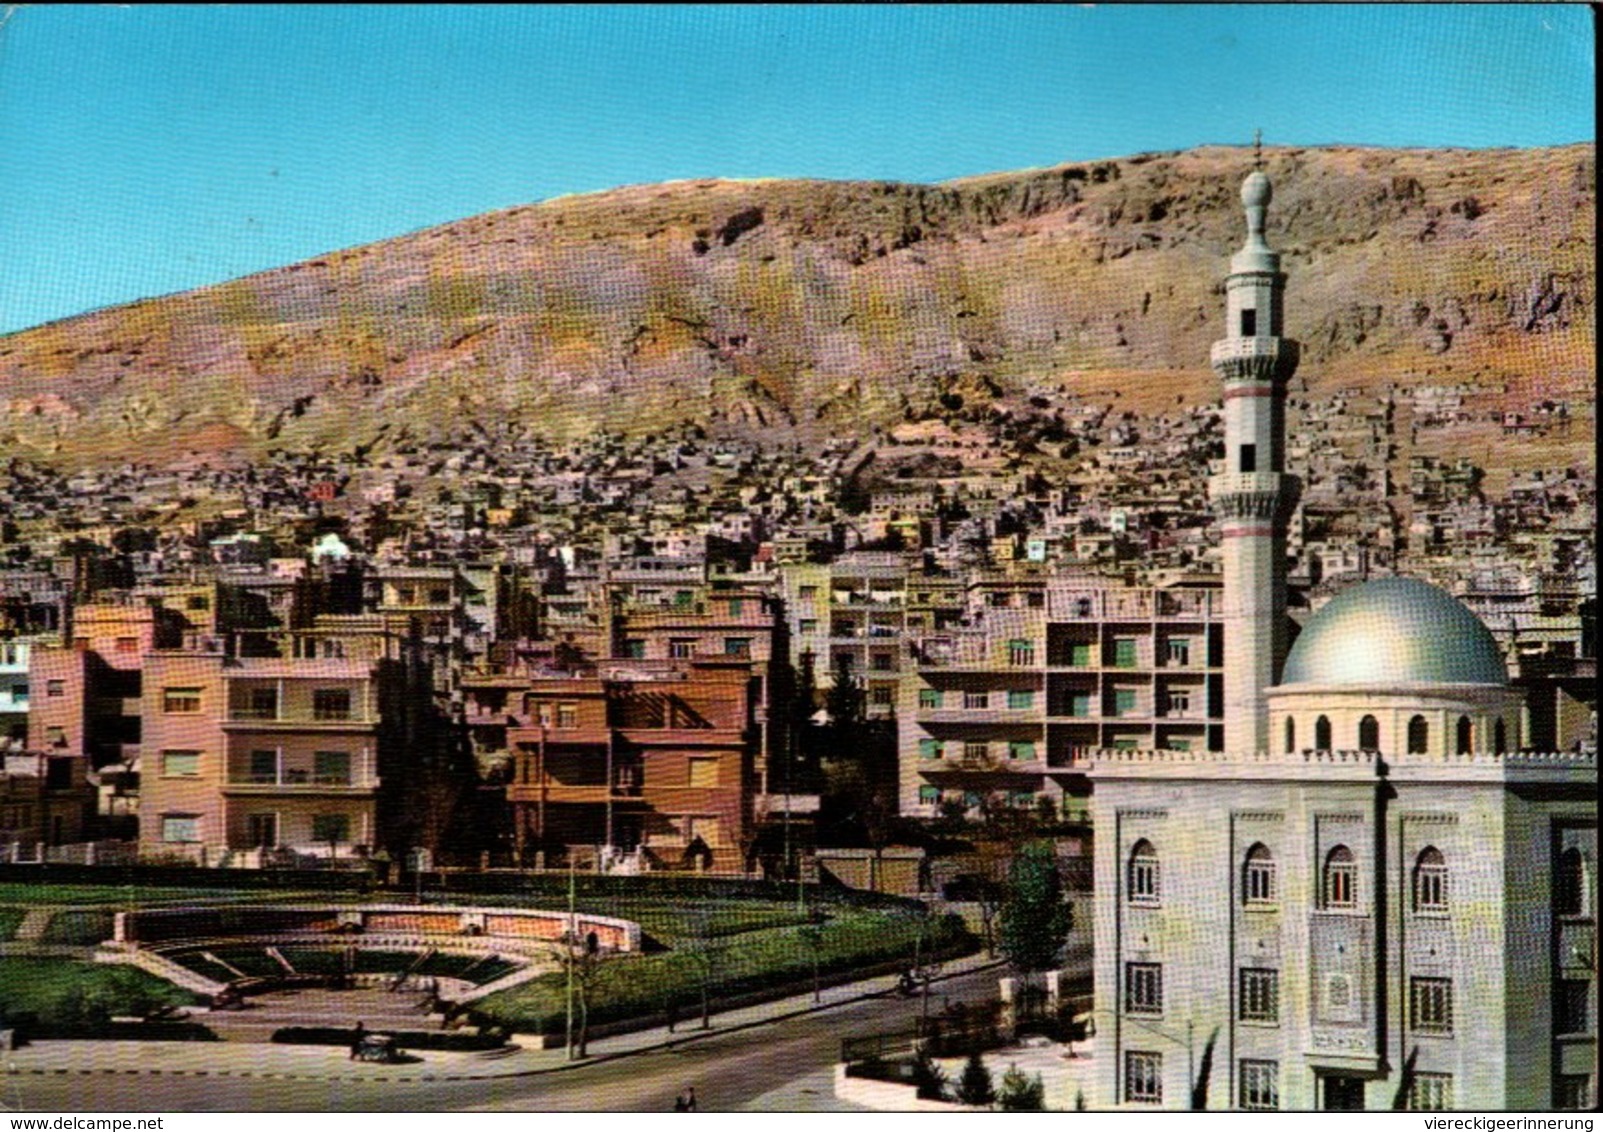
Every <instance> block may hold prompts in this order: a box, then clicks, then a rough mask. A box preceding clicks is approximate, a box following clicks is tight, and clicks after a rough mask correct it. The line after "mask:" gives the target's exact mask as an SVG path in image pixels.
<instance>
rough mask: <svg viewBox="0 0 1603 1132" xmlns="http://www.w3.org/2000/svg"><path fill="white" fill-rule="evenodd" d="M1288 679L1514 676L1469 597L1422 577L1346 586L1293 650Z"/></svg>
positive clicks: (1490, 679)
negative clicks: (1462, 599)
mask: <svg viewBox="0 0 1603 1132" xmlns="http://www.w3.org/2000/svg"><path fill="white" fill-rule="evenodd" d="M1280 683H1281V685H1282V686H1284V685H1288V684H1322V685H1329V684H1367V685H1374V684H1383V685H1391V684H1491V685H1497V686H1506V685H1507V684H1508V667H1507V666H1506V665H1505V664H1504V663H1503V656H1502V652H1501V651H1500V650H1499V649H1498V647H1497V642H1496V641H1494V640H1493V639H1492V634H1491V632H1490V631H1488V630H1487V628H1486V626H1485V625H1483V624H1482V623H1481V620H1480V618H1478V617H1476V616H1475V614H1473V613H1471V612H1470V611H1469V610H1468V609H1467V608H1466V607H1465V606H1464V605H1463V603H1462V602H1460V601H1459V600H1458V599H1457V598H1455V597H1453V596H1452V595H1451V594H1449V593H1448V592H1447V591H1445V590H1442V589H1439V588H1437V587H1436V586H1433V585H1430V584H1429V583H1427V582H1422V581H1419V580H1418V579H1417V578H1378V579H1376V580H1374V581H1371V582H1364V583H1363V584H1361V585H1356V586H1353V587H1351V588H1350V589H1346V590H1343V591H1342V592H1341V593H1339V594H1337V595H1336V596H1335V597H1334V598H1332V599H1331V601H1330V603H1329V604H1327V605H1326V606H1325V607H1324V608H1322V609H1321V610H1320V611H1319V612H1318V613H1316V614H1314V616H1313V617H1312V618H1310V619H1309V621H1308V623H1307V624H1306V625H1305V626H1303V630H1302V634H1301V636H1299V637H1298V638H1297V643H1296V644H1294V645H1293V646H1292V648H1291V654H1290V655H1289V656H1287V657H1286V667H1285V672H1284V674H1283V675H1282V677H1281V681H1280Z"/></svg>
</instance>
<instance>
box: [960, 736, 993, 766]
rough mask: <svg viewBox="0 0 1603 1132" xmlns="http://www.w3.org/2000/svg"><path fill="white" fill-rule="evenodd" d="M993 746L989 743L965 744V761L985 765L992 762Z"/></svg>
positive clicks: (975, 742)
mask: <svg viewBox="0 0 1603 1132" xmlns="http://www.w3.org/2000/svg"><path fill="white" fill-rule="evenodd" d="M990 757H991V745H990V744H989V743H985V742H980V741H978V740H976V741H974V742H969V743H964V744H963V761H964V762H966V763H983V762H987V761H989V760H990Z"/></svg>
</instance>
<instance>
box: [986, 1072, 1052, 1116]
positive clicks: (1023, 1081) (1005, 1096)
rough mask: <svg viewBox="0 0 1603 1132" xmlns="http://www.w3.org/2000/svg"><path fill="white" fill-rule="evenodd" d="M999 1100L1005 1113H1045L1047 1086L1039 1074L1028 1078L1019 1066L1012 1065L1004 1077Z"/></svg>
mask: <svg viewBox="0 0 1603 1132" xmlns="http://www.w3.org/2000/svg"><path fill="white" fill-rule="evenodd" d="M997 1099H998V1101H1000V1102H1001V1105H1002V1111H1003V1112H1044V1111H1046V1086H1045V1085H1044V1084H1042V1082H1041V1075H1040V1074H1039V1073H1037V1074H1036V1075H1035V1076H1034V1077H1026V1076H1025V1075H1024V1074H1023V1072H1022V1071H1020V1069H1019V1067H1018V1066H1017V1065H1010V1066H1008V1069H1007V1072H1006V1073H1004V1074H1003V1075H1002V1093H1001V1096H999V1097H998V1098H997Z"/></svg>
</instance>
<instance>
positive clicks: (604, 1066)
mask: <svg viewBox="0 0 1603 1132" xmlns="http://www.w3.org/2000/svg"><path fill="white" fill-rule="evenodd" d="M996 976H997V972H995V971H980V972H971V973H967V974H963V975H958V976H955V977H953V978H951V979H948V980H942V981H939V982H937V983H935V984H933V986H932V988H931V1002H930V1008H931V1011H932V1012H933V1011H937V1010H939V1009H941V1007H942V1005H943V1003H944V1002H947V1001H953V1002H955V1001H960V1000H961V1001H965V1002H970V1001H980V1000H983V999H988V998H994V997H995V994H996ZM919 1008H920V1004H919V1001H918V999H916V998H912V999H909V998H905V997H902V996H899V995H894V994H892V995H881V996H878V997H875V998H870V999H867V1000H862V1001H857V1002H849V1003H844V1004H842V1005H840V1006H838V1007H834V1008H831V1009H827V1010H822V1011H819V1012H816V1013H808V1014H802V1015H799V1016H796V1017H792V1018H787V1019H781V1020H778V1021H774V1022H769V1023H764V1024H762V1025H759V1026H753V1027H749V1028H746V1029H741V1030H736V1031H729V1032H723V1033H716V1032H715V1033H713V1034H710V1035H709V1036H707V1037H705V1038H696V1037H693V1036H692V1035H693V1033H694V1031H693V1030H689V1029H685V1030H683V1031H682V1032H683V1034H684V1035H685V1037H686V1038H687V1039H688V1040H685V1041H683V1042H681V1043H679V1044H676V1045H674V1046H672V1047H669V1048H664V1049H656V1050H647V1051H643V1052H640V1053H631V1054H628V1055H624V1056H615V1057H610V1058H609V1057H608V1056H607V1044H608V1043H607V1042H606V1041H605V1040H602V1041H598V1042H595V1043H593V1045H592V1052H593V1054H594V1055H595V1057H594V1058H593V1059H592V1060H591V1061H589V1062H587V1063H585V1064H583V1065H577V1066H575V1067H573V1068H571V1069H570V1068H562V1069H559V1070H556V1071H554V1072H547V1073H539V1074H531V1075H525V1076H518V1077H501V1078H494V1079H490V1080H482V1081H442V1082H404V1083H403V1082H397V1083H386V1082H353V1081H308V1080H302V1081H264V1080H255V1079H249V1078H239V1077H227V1076H222V1077H219V1076H211V1077H195V1076H176V1075H173V1076H161V1077H148V1076H146V1077H140V1076H119V1075H93V1076H89V1075H66V1076H49V1077H39V1076H27V1077H24V1078H22V1079H21V1082H20V1084H21V1092H22V1101H23V1103H24V1106H25V1107H26V1109H27V1110H29V1111H45V1110H48V1111H53V1112H66V1111H78V1112H100V1111H111V1112H141V1111H144V1112H156V1111H171V1112H232V1111H264V1110H265V1111H277V1110H286V1111H312V1112H322V1111H333V1112H371V1111H398V1112H413V1111H430V1112H446V1111H471V1110H479V1111H485V1110H498V1111H546V1112H584V1111H613V1112H665V1111H670V1110H671V1109H672V1108H673V1100H674V1097H675V1096H676V1095H677V1094H678V1093H679V1092H680V1090H682V1089H683V1088H684V1087H685V1086H686V1085H694V1086H695V1088H696V1093H697V1096H698V1098H699V1100H700V1107H701V1108H702V1110H703V1111H738V1110H746V1109H753V1108H763V1109H769V1110H772V1109H774V1108H776V1107H786V1108H792V1109H795V1108H801V1109H806V1108H813V1107H815V1106H814V1103H813V1102H814V1101H815V1100H816V1102H817V1103H816V1107H817V1108H819V1109H825V1110H829V1109H839V1108H842V1107H845V1106H843V1105H841V1104H840V1103H839V1102H836V1101H835V1100H834V1097H833V1095H832V1093H831V1091H830V1086H829V1071H830V1069H831V1068H832V1067H833V1065H834V1063H835V1061H836V1059H837V1058H838V1057H839V1053H840V1042H841V1039H842V1038H844V1037H847V1036H850V1035H854V1034H866V1033H874V1032H877V1031H883V1030H899V1029H906V1028H908V1027H910V1026H911V1024H912V1022H913V1019H914V1018H915V1017H916V1015H917V1014H918V1011H919ZM692 1025H693V1023H692ZM420 1069H422V1070H423V1071H426V1058H425V1066H423V1067H420ZM808 1090H811V1091H810V1092H809V1091H808ZM763 1098H769V1099H768V1100H766V1101H765V1100H764V1099H763Z"/></svg>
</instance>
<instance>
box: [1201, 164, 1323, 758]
mask: <svg viewBox="0 0 1603 1132" xmlns="http://www.w3.org/2000/svg"><path fill="white" fill-rule="evenodd" d="M1271 196H1272V190H1271V187H1270V184H1269V178H1268V177H1266V176H1265V175H1264V174H1263V171H1262V170H1261V169H1255V170H1254V171H1253V172H1252V173H1251V174H1250V175H1248V177H1247V179H1246V180H1245V181H1244V182H1243V183H1242V185H1241V203H1242V204H1243V205H1244V206H1245V208H1246V213H1247V240H1246V242H1245V243H1244V244H1242V246H1241V250H1240V251H1238V252H1237V253H1236V254H1235V255H1234V256H1232V257H1231V258H1230V277H1229V278H1228V279H1227V280H1226V281H1225V288H1226V296H1227V298H1226V312H1227V317H1228V319H1229V322H1228V325H1227V327H1226V335H1227V336H1226V337H1224V338H1221V339H1220V340H1219V341H1217V342H1215V343H1214V344H1213V350H1212V354H1211V359H1210V360H1211V361H1212V363H1213V369H1214V372H1215V373H1217V374H1218V375H1219V379H1220V381H1222V382H1223V383H1224V423H1225V465H1224V468H1223V470H1222V472H1221V473H1220V474H1219V475H1217V476H1214V477H1213V479H1212V480H1211V481H1210V482H1209V485H1208V489H1209V495H1210V497H1211V498H1212V500H1213V510H1214V514H1215V515H1217V516H1218V518H1219V527H1220V532H1219V533H1220V536H1221V552H1222V556H1223V559H1224V617H1223V622H1224V660H1225V674H1224V700H1225V702H1224V717H1225V734H1224V742H1225V749H1226V750H1228V751H1233V752H1237V753H1248V752H1258V751H1268V750H1269V749H1270V735H1269V713H1268V710H1267V707H1266V704H1265V700H1264V693H1265V691H1266V690H1267V689H1268V688H1270V687H1271V686H1272V685H1274V683H1275V682H1276V681H1277V680H1278V679H1279V677H1280V667H1281V665H1282V664H1283V663H1284V662H1285V659H1286V647H1287V632H1286V520H1287V518H1288V516H1289V515H1290V514H1291V510H1292V508H1293V506H1295V504H1296V501H1297V495H1298V492H1299V490H1300V485H1299V484H1298V482H1297V480H1296V478H1295V477H1293V476H1288V475H1286V472H1285V467H1286V382H1287V381H1288V380H1289V379H1290V377H1291V375H1292V374H1293V373H1294V372H1295V371H1296V369H1297V343H1296V342H1294V341H1292V340H1291V339H1289V338H1282V337H1281V336H1280V332H1281V328H1282V327H1281V319H1282V293H1283V291H1284V290H1285V285H1286V277H1285V276H1284V275H1282V274H1281V273H1280V256H1279V255H1278V254H1277V253H1275V252H1273V251H1271V250H1270V248H1269V245H1268V244H1266V243H1265V242H1264V236H1263V231H1264V213H1265V212H1266V211H1267V210H1268V207H1269V200H1270V197H1271Z"/></svg>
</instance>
